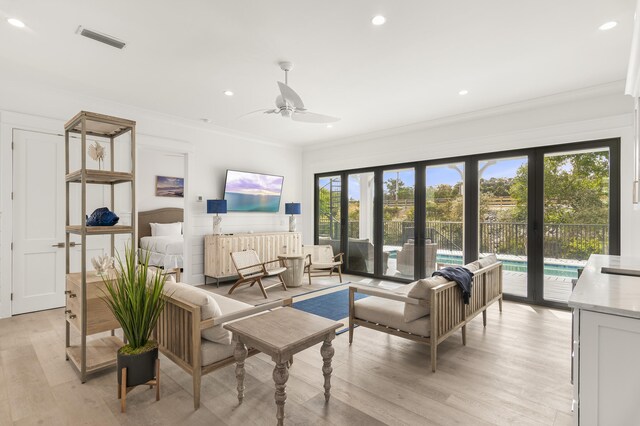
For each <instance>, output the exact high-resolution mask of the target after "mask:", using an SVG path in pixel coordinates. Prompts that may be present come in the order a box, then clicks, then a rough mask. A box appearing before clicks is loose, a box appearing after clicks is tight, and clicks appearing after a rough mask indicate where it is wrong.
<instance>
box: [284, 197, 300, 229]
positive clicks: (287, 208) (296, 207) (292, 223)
mask: <svg viewBox="0 0 640 426" xmlns="http://www.w3.org/2000/svg"><path fill="white" fill-rule="evenodd" d="M284 212H285V214H290V215H291V217H290V218H289V232H296V217H295V216H294V215H296V214H300V203H285V205H284Z"/></svg>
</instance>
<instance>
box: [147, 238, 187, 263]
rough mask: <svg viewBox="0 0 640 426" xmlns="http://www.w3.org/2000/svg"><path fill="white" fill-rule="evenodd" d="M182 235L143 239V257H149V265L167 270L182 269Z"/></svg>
mask: <svg viewBox="0 0 640 426" xmlns="http://www.w3.org/2000/svg"><path fill="white" fill-rule="evenodd" d="M183 246H184V239H183V236H182V235H172V236H165V237H142V238H141V239H140V251H141V252H142V253H141V254H142V255H143V256H145V255H147V254H148V255H149V265H152V266H160V267H162V268H164V269H166V270H168V269H174V268H182V266H183V264H182V249H183Z"/></svg>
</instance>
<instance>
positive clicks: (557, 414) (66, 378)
mask: <svg viewBox="0 0 640 426" xmlns="http://www.w3.org/2000/svg"><path fill="white" fill-rule="evenodd" d="M348 278H349V277H347V278H346V279H348ZM351 278H353V279H354V281H355V280H358V278H355V277H351ZM63 318H64V313H63V310H62V309H56V310H51V311H44V312H38V313H33V314H27V315H21V316H16V317H13V318H9V319H3V320H0V425H12V424H13V425H34V424H42V425H121V424H122V425H128V424H131V425H177V424H180V425H200V424H202V425H243V426H245V425H270V424H273V423H274V421H275V410H276V408H275V404H274V402H273V393H274V386H273V379H272V371H273V363H272V362H271V360H270V359H269V358H268V357H266V356H264V355H263V354H259V355H257V356H254V357H251V358H249V359H247V361H246V363H245V368H246V377H245V387H246V390H245V399H244V403H243V404H242V405H241V406H238V401H237V397H236V389H235V387H236V379H235V372H234V368H235V367H234V366H228V367H226V368H223V369H221V370H219V371H216V372H215V373H212V374H209V375H207V376H205V377H203V379H202V406H201V408H200V409H199V410H198V411H194V410H193V399H192V396H191V392H192V390H191V389H192V383H191V378H190V376H188V375H187V374H185V373H184V372H183V371H182V370H181V369H180V368H178V367H177V366H176V365H174V364H172V363H171V362H170V361H169V360H167V359H166V358H162V361H161V370H162V375H161V380H162V385H161V400H160V401H159V402H156V401H155V397H154V396H155V390H149V389H148V388H146V389H144V388H143V387H139V388H137V389H135V390H134V391H132V392H131V394H130V395H129V396H128V397H127V413H126V414H122V413H120V406H119V402H118V399H117V389H116V375H115V370H114V371H109V372H106V373H103V374H100V375H97V376H94V377H92V378H91V379H90V380H89V381H88V382H87V383H85V384H81V383H80V381H79V380H78V377H77V375H76V373H75V372H74V371H73V369H72V367H71V366H70V365H69V363H68V362H67V361H65V359H64V322H63V321H64V320H63ZM570 325H571V318H570V314H569V312H567V311H558V310H552V309H547V308H539V307H531V306H527V305H521V304H516V303H509V302H505V304H504V312H503V313H502V315H501V314H499V312H498V307H497V305H496V306H492V307H491V308H490V309H489V314H488V325H487V327H486V329H483V327H482V319H481V318H477V319H476V320H474V321H473V322H472V323H471V324H470V325H469V326H468V330H467V346H462V343H461V337H460V333H457V334H455V335H454V336H453V337H451V338H450V339H448V340H447V341H446V342H444V343H443V344H442V345H441V346H440V347H439V349H438V371H437V372H436V373H432V372H431V369H430V367H429V365H430V364H429V349H428V347H427V346H423V345H420V344H417V343H413V342H411V341H408V340H405V339H401V338H397V337H394V336H390V335H387V334H384V333H379V332H375V331H373V330H368V329H364V328H359V329H356V330H355V337H354V343H353V345H352V346H349V344H348V341H347V338H348V336H347V333H344V334H341V335H339V336H337V337H336V339H335V340H334V341H333V346H334V348H335V350H336V353H335V356H334V358H333V368H334V371H333V376H332V387H331V402H330V403H329V405H328V406H325V404H324V394H323V392H324V388H323V375H322V370H321V367H322V358H321V356H320V345H318V346H315V347H313V348H310V349H307V350H305V351H304V352H301V353H300V354H299V355H297V356H296V357H295V361H294V363H293V365H292V366H291V369H290V376H289V381H288V382H287V401H286V409H285V412H286V418H285V424H307V425H377V424H392V425H402V424H409V425H430V424H440V425H451V424H464V425H483V424H509V425H510V424H545V425H565V424H566V425H568V424H571V412H570V403H571V389H572V388H571V385H570V383H569V379H570V378H569V375H570V362H569V346H570V344H569V341H570V337H571V330H570Z"/></svg>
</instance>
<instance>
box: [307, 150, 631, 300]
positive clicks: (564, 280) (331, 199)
mask: <svg viewBox="0 0 640 426" xmlns="http://www.w3.org/2000/svg"><path fill="white" fill-rule="evenodd" d="M619 146H620V141H619V140H618V139H612V140H604V141H593V142H581V143H575V144H565V145H558V146H545V147H537V148H530V149H523V150H517V151H506V152H499V153H490V154H482V155H472V156H467V157H457V158H451V159H438V160H430V161H418V162H412V163H406V164H401V165H392V166H384V165H382V166H378V167H373V168H369V169H363V170H347V171H340V172H330V173H326V174H322V175H317V176H316V183H317V187H316V224H315V225H316V227H315V229H316V235H315V237H316V241H317V243H318V244H330V245H331V246H332V247H333V249H334V252H335V253H338V252H344V253H345V254H346V257H345V269H346V270H347V271H348V272H350V273H355V274H364V275H367V276H373V277H377V278H384V279H391V280H395V281H400V282H410V281H412V280H414V279H417V278H422V277H425V276H431V274H432V273H433V271H434V270H436V269H438V268H441V267H443V266H448V265H464V264H467V263H469V262H472V261H474V260H476V259H479V258H480V259H481V258H483V257H486V256H488V255H489V254H495V255H496V256H497V257H498V260H499V261H501V262H502V265H503V271H504V274H503V289H504V293H505V295H506V296H508V297H510V298H512V299H517V300H520V301H526V302H534V303H541V304H548V305H556V306H563V305H566V301H567V299H568V297H569V293H570V291H571V279H573V278H576V277H577V270H578V268H580V267H582V266H584V265H585V263H586V261H587V260H588V257H589V256H590V255H591V254H618V253H619V251H620V239H619V238H620V237H619V234H620V228H619V226H620V194H619V188H620V164H619V162H620V158H619V156H620V154H619V149H620V147H619Z"/></svg>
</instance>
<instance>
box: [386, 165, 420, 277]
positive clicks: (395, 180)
mask: <svg viewBox="0 0 640 426" xmlns="http://www.w3.org/2000/svg"><path fill="white" fill-rule="evenodd" d="M415 183H416V176H415V169H413V168H410V169H409V168H405V169H392V170H384V172H383V174H382V197H383V198H382V200H383V211H382V214H383V219H382V224H383V229H384V233H383V240H382V244H383V257H382V259H383V262H382V264H383V274H384V275H387V276H391V277H397V278H407V279H413V277H414V257H415V254H414V253H415V248H416V242H415V231H416V225H415Z"/></svg>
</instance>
